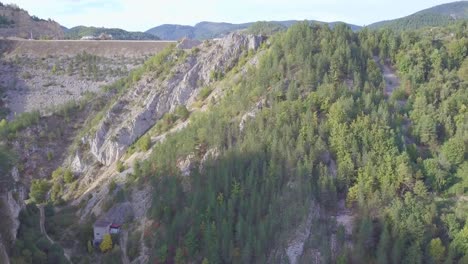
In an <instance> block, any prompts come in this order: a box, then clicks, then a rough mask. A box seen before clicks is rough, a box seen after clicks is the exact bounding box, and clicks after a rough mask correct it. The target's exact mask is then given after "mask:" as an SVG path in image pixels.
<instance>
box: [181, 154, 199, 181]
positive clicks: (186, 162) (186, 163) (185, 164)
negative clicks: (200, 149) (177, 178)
mask: <svg viewBox="0 0 468 264" xmlns="http://www.w3.org/2000/svg"><path fill="white" fill-rule="evenodd" d="M194 159H195V155H193V154H190V155H188V156H187V157H186V158H185V159H180V160H179V161H178V162H177V167H178V168H179V170H180V173H181V174H182V176H190V172H191V170H192V168H193V166H194Z"/></svg>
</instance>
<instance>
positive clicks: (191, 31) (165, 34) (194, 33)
mask: <svg viewBox="0 0 468 264" xmlns="http://www.w3.org/2000/svg"><path fill="white" fill-rule="evenodd" d="M298 22H301V21H299V20H287V21H267V23H268V24H277V25H279V26H282V27H285V28H288V27H290V26H292V25H294V24H296V23H298ZM309 22H311V23H320V24H329V25H330V26H332V27H333V25H335V24H337V23H342V22H331V23H327V22H321V21H314V20H312V21H309ZM254 23H255V22H250V23H243V24H231V23H223V22H221V23H218V22H206V21H205V22H200V23H198V24H196V25H195V26H185V25H171V24H166V25H161V26H157V27H154V28H151V29H149V30H147V31H146V33H149V34H153V35H155V36H158V37H160V38H161V39H165V40H178V39H181V38H184V37H187V38H193V39H201V40H203V39H210V38H217V37H221V36H223V35H226V34H228V33H230V32H233V31H237V30H245V29H248V28H249V27H250V26H252V25H253V24H254ZM348 26H350V27H351V28H352V29H353V30H359V29H360V28H361V27H360V26H357V25H352V24H348Z"/></svg>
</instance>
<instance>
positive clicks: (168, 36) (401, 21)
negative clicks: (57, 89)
mask: <svg viewBox="0 0 468 264" xmlns="http://www.w3.org/2000/svg"><path fill="white" fill-rule="evenodd" d="M459 20H468V1H459V2H453V3H448V4H442V5H438V6H434V7H431V8H428V9H424V10H422V11H419V12H416V13H414V14H412V15H409V16H406V17H402V18H398V19H393V20H387V21H380V22H376V23H373V24H371V25H368V26H367V27H368V28H370V29H382V28H390V29H393V30H414V29H419V28H423V27H435V26H444V25H448V24H451V23H454V22H456V21H459ZM308 21H309V22H310V23H320V24H328V25H330V27H333V26H334V25H336V24H337V23H342V22H330V23H329V22H321V21H315V20H308ZM298 22H300V21H298V20H287V21H265V22H250V23H242V24H232V23H224V22H200V23H198V24H196V25H195V26H185V25H174V24H166V25H160V26H157V27H153V28H151V29H149V30H147V31H146V32H129V31H126V30H123V29H119V28H98V27H85V26H78V27H73V28H71V29H67V28H65V27H62V26H60V25H59V24H58V23H56V22H54V21H52V20H43V19H40V18H38V17H35V16H30V15H29V14H28V13H27V12H26V11H25V10H22V9H20V8H19V7H18V6H16V5H4V4H2V3H1V2H0V37H21V38H30V37H31V35H32V36H33V38H53V39H63V38H65V39H80V38H82V37H83V36H99V35H100V34H101V33H106V34H111V35H112V36H113V38H114V39H118V40H157V39H163V40H178V39H181V38H184V37H187V38H192V39H199V40H203V39H210V38H217V37H222V36H224V35H226V34H229V33H230V32H233V31H238V30H248V31H249V32H251V33H257V34H263V33H265V32H266V33H273V32H276V31H279V30H283V29H286V28H288V27H290V26H292V25H294V24H296V23H298ZM347 25H348V26H349V27H351V29H352V30H354V31H357V30H360V29H361V28H362V27H361V26H358V25H353V24H347Z"/></svg>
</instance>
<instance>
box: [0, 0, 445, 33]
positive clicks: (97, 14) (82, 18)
mask: <svg viewBox="0 0 468 264" xmlns="http://www.w3.org/2000/svg"><path fill="white" fill-rule="evenodd" d="M0 1H2V2H4V3H14V4H17V5H19V6H20V7H21V8H23V9H26V10H27V11H29V13H30V14H31V15H36V16H38V17H40V18H45V19H47V18H51V19H53V20H55V21H57V22H59V23H60V24H62V25H64V26H66V27H74V26H78V25H85V26H98V27H101V26H102V27H118V28H123V29H126V30H132V31H146V30H148V29H149V28H152V27H154V26H158V25H161V24H185V25H194V24H195V23H197V22H200V21H215V22H231V23H241V22H251V21H258V20H304V19H310V20H320V21H326V22H331V21H345V22H348V23H352V24H357V25H367V24H370V23H372V22H376V21H380V20H384V19H392V18H397V17H402V16H406V15H409V14H412V13H414V12H416V11H419V10H421V9H425V8H428V7H431V6H434V5H438V4H443V3H449V2H452V1H446V0H391V1H389V0H234V1H232V0H230V1H227V0H226V1H224V0H223V1H221V0H218V1H216V0H196V1H194V0H193V1H189V0H0Z"/></svg>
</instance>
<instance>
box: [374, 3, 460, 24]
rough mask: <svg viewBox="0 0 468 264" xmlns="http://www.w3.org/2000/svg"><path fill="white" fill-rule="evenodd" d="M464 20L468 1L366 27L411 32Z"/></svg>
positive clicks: (444, 5) (440, 6)
mask: <svg viewBox="0 0 468 264" xmlns="http://www.w3.org/2000/svg"><path fill="white" fill-rule="evenodd" d="M466 19H468V1H459V2H453V3H448V4H442V5H438V6H434V7H431V8H428V9H424V10H421V11H419V12H416V13H414V14H412V15H409V16H406V17H402V18H398V19H393V20H386V21H380V22H377V23H374V24H371V25H369V26H368V27H369V28H371V29H380V28H389V29H393V30H413V29H419V28H423V27H436V26H444V25H448V24H451V23H453V22H455V21H457V20H466Z"/></svg>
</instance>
